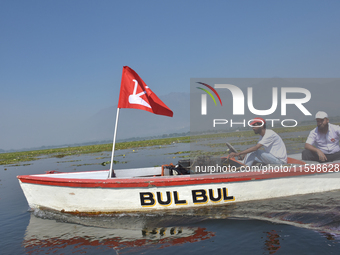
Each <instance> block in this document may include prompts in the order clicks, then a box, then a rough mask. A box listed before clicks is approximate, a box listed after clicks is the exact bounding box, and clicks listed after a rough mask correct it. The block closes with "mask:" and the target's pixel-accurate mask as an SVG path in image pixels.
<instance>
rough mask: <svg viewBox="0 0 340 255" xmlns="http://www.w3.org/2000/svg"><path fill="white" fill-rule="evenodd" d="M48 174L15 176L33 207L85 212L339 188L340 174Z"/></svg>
mask: <svg viewBox="0 0 340 255" xmlns="http://www.w3.org/2000/svg"><path fill="white" fill-rule="evenodd" d="M329 165H332V169H333V168H334V164H329ZM100 172H101V175H106V174H107V171H100ZM78 174H81V173H78ZM51 176H52V175H37V176H34V175H29V176H18V179H19V181H20V185H21V187H22V189H23V191H24V193H25V196H26V198H27V201H28V204H29V206H30V207H31V208H32V209H34V208H39V209H50V210H57V211H62V212H70V213H85V214H98V213H113V212H133V211H138V212H141V211H151V210H152V211H153V210H176V209H183V208H196V207H204V206H208V207H209V206H215V205H224V204H228V203H234V202H245V201H253V200H260V199H269V198H275V197H284V196H292V195H299V194H308V193H317V192H325V191H331V190H337V189H340V181H339V178H340V173H339V172H327V173H312V172H311V171H308V172H307V171H306V169H305V171H301V172H296V171H295V172H294V171H292V169H290V171H289V172H285V173H282V172H278V173H265V174H264V173H228V174H206V175H191V176H190V175H188V176H160V177H136V178H127V177H126V178H111V179H100V178H99V177H98V178H97V179H82V178H79V177H78V178H74V176H72V173H71V174H70V176H69V178H65V177H64V176H63V178H58V174H55V175H53V177H51Z"/></svg>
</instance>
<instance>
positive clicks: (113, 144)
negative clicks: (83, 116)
mask: <svg viewBox="0 0 340 255" xmlns="http://www.w3.org/2000/svg"><path fill="white" fill-rule="evenodd" d="M118 116H119V108H117V115H116V125H115V132H114V134H113V143H112V155H111V164H110V171H109V176H108V178H111V177H112V172H113V169H112V166H113V155H114V154H115V145H116V135H117V127H118Z"/></svg>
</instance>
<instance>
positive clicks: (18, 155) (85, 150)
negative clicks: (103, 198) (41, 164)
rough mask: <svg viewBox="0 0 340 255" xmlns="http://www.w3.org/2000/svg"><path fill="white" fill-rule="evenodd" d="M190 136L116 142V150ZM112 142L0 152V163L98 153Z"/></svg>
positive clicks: (183, 141) (163, 142)
mask: <svg viewBox="0 0 340 255" xmlns="http://www.w3.org/2000/svg"><path fill="white" fill-rule="evenodd" d="M189 142H190V137H172V138H163V139H154V140H146V141H134V142H123V143H117V144H116V150H124V149H131V148H141V147H149V146H162V145H169V144H173V143H189ZM111 150H112V144H98V145H88V146H79V147H67V148H56V149H47V150H34V151H20V152H11V153H1V154H0V165H8V164H18V163H19V162H23V161H32V160H37V159H39V158H41V157H44V156H47V157H56V158H63V157H65V156H71V155H80V154H89V153H99V152H104V151H111Z"/></svg>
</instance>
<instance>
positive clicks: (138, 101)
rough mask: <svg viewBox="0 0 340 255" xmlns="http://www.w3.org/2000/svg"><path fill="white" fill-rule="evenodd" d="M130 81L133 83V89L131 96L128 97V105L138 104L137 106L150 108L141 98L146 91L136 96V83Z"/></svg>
mask: <svg viewBox="0 0 340 255" xmlns="http://www.w3.org/2000/svg"><path fill="white" fill-rule="evenodd" d="M132 81H134V82H135V88H134V90H133V94H132V95H129V103H130V104H139V105H143V106H146V107H149V108H151V106H150V105H149V104H148V103H147V102H146V101H145V100H144V99H142V98H141V96H142V95H144V94H146V91H143V92H140V93H138V94H136V92H137V87H138V81H137V80H135V79H133V80H132ZM145 88H147V89H148V88H149V87H148V86H146V87H145Z"/></svg>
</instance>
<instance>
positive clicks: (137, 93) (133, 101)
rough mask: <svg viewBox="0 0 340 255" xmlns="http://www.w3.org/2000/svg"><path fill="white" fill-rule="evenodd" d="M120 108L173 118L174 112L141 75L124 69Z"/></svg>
mask: <svg viewBox="0 0 340 255" xmlns="http://www.w3.org/2000/svg"><path fill="white" fill-rule="evenodd" d="M118 108H134V109H140V110H144V111H148V112H152V113H155V114H159V115H165V116H169V117H172V116H173V112H172V111H171V110H170V109H169V108H168V107H167V106H166V105H165V104H164V103H163V102H162V101H161V100H160V99H159V98H158V97H157V96H156V94H154V93H153V92H152V91H151V89H150V88H149V87H148V86H147V85H146V84H145V82H144V81H143V80H142V79H141V78H140V77H139V75H138V74H137V73H136V72H135V71H134V70H132V69H131V68H130V67H128V66H124V67H123V75H122V82H121V84H120V94H119V101H118Z"/></svg>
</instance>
